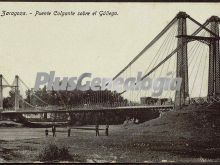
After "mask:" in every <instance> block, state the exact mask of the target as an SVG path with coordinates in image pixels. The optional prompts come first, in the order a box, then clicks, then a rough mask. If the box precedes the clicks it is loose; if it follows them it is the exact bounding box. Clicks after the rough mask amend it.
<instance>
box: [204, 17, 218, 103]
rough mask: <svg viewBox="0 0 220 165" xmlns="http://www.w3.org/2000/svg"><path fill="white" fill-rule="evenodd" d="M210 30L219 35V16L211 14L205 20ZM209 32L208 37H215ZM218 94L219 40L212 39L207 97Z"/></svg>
mask: <svg viewBox="0 0 220 165" xmlns="http://www.w3.org/2000/svg"><path fill="white" fill-rule="evenodd" d="M207 21H208V22H209V24H210V30H211V31H212V32H213V33H214V34H216V36H217V37H219V23H220V18H219V17H217V16H212V17H210V18H209V19H208V20H207ZM216 36H214V35H213V34H210V37H216ZM219 96H220V53H219V40H218V39H216V40H212V41H211V42H210V44H209V73H208V99H211V98H213V97H214V98H215V97H219Z"/></svg>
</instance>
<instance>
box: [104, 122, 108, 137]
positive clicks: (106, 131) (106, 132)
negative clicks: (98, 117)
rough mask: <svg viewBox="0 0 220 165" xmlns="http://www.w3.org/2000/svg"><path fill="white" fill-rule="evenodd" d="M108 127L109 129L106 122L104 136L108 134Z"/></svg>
mask: <svg viewBox="0 0 220 165" xmlns="http://www.w3.org/2000/svg"><path fill="white" fill-rule="evenodd" d="M108 129H109V125H108V124H107V125H106V128H105V135H106V136H108Z"/></svg>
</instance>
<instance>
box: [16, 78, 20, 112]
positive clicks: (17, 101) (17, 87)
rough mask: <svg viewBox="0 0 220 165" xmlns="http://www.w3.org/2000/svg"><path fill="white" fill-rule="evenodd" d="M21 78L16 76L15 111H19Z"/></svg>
mask: <svg viewBox="0 0 220 165" xmlns="http://www.w3.org/2000/svg"><path fill="white" fill-rule="evenodd" d="M18 81H19V77H18V75H16V76H15V111H16V110H17V109H19V83H18Z"/></svg>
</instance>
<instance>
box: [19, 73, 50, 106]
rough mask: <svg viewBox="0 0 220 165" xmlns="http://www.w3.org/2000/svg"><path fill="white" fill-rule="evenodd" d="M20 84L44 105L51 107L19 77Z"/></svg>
mask: <svg viewBox="0 0 220 165" xmlns="http://www.w3.org/2000/svg"><path fill="white" fill-rule="evenodd" d="M19 80H20V82H21V83H22V84H23V85H24V86H25V87H26V88H27V89H28V90H29V91H30V92H31V93H32V95H33V96H34V97H35V98H37V99H38V100H39V101H41V102H42V103H44V104H46V105H49V104H48V103H46V102H45V101H44V100H42V99H41V98H40V97H38V96H37V95H36V94H35V93H34V91H33V90H32V89H31V88H29V87H28V85H27V84H26V83H25V82H24V81H23V80H22V79H21V78H20V77H19Z"/></svg>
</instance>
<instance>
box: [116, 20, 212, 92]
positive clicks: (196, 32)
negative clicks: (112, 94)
mask: <svg viewBox="0 0 220 165" xmlns="http://www.w3.org/2000/svg"><path fill="white" fill-rule="evenodd" d="M190 20H192V21H193V22H194V23H196V24H197V25H199V28H198V29H197V30H195V32H193V33H192V34H191V35H192V36H195V35H197V34H198V33H199V32H200V31H201V30H202V29H205V30H206V31H208V32H209V33H211V34H212V32H211V31H210V30H209V29H207V28H206V27H205V26H206V24H207V23H206V22H205V23H204V24H203V25H202V24H200V23H199V22H197V21H195V20H194V19H193V18H191V17H190ZM185 44H187V42H184V43H182V44H180V45H179V46H178V47H177V48H176V49H175V50H174V51H173V52H171V53H170V55H168V56H167V57H166V58H165V59H164V60H163V61H161V62H160V63H159V64H158V65H157V66H156V67H155V68H153V69H152V70H151V71H149V73H148V74H146V75H145V76H143V77H142V79H141V80H143V79H144V78H145V77H147V76H149V75H150V74H151V73H152V72H154V71H155V70H156V69H157V68H158V67H159V66H160V65H162V64H163V63H164V62H166V61H167V60H168V59H169V58H170V57H172V56H173V55H174V54H175V53H176V52H177V51H178V50H179V49H180V48H181V47H182V46H183V45H185ZM138 58H139V57H138ZM135 61H136V59H134V60H133V61H132V63H134V62H135ZM128 65H130V63H129V64H128ZM128 65H127V66H126V67H125V68H124V69H126V68H127V67H128ZM123 71H124V70H122V71H121V72H119V73H118V74H117V75H116V76H115V77H114V78H116V77H118V75H120V74H121V73H122V72H123ZM124 92H126V91H123V92H122V93H121V94H123V93H124Z"/></svg>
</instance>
